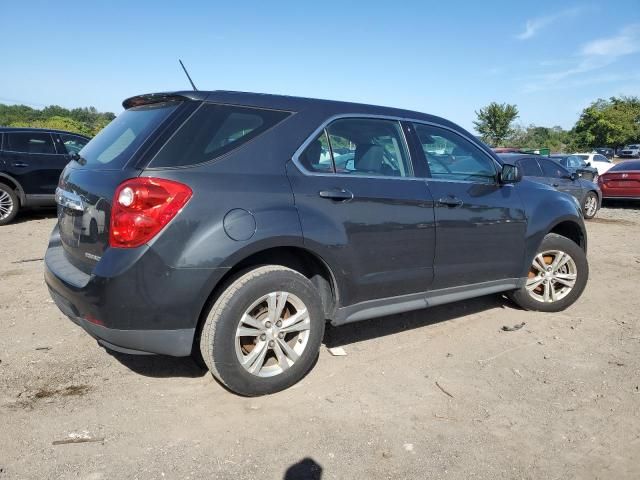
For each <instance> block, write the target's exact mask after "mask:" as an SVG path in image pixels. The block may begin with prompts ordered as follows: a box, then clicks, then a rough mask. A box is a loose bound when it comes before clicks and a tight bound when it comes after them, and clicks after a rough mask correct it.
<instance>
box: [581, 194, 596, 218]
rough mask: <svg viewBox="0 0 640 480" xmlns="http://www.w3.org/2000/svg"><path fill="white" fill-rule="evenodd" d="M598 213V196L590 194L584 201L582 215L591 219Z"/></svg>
mask: <svg viewBox="0 0 640 480" xmlns="http://www.w3.org/2000/svg"><path fill="white" fill-rule="evenodd" d="M596 213H598V195H597V194H596V192H589V193H587V194H586V195H585V196H584V200H583V201H582V214H583V215H584V218H586V219H590V218H593V217H595V216H596Z"/></svg>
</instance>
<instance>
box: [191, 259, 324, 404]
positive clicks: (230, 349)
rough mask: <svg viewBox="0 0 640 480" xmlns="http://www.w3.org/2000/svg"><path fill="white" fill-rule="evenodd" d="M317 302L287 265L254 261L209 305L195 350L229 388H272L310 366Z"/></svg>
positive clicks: (243, 391)
mask: <svg viewBox="0 0 640 480" xmlns="http://www.w3.org/2000/svg"><path fill="white" fill-rule="evenodd" d="M324 323H325V319H324V313H323V308H322V302H321V300H320V296H319V295H318V293H317V291H316V289H315V287H314V286H313V284H312V283H311V282H310V281H309V279H307V278H306V277H305V276H303V275H301V274H300V273H298V272H296V271H294V270H291V269H289V268H286V267H281V266H276V265H269V266H264V267H258V268H256V269H254V270H251V271H249V272H247V273H245V274H244V275H241V276H240V277H238V278H237V279H235V281H233V282H231V283H230V284H229V285H228V286H227V288H226V289H225V290H224V292H222V294H221V295H220V296H219V297H218V299H217V300H216V302H215V303H214V305H213V306H212V307H211V310H210V311H209V314H208V315H207V318H206V321H205V323H204V325H203V327H202V331H201V333H200V352H201V355H202V358H203V360H204V362H205V363H206V365H207V367H208V368H209V370H210V371H211V373H212V374H213V376H214V377H215V378H216V379H218V380H219V381H220V382H221V383H222V384H223V385H224V386H226V387H227V388H228V389H229V390H231V391H233V392H235V393H238V394H240V395H245V396H256V395H265V394H269V393H275V392H277V391H280V390H283V389H285V388H288V387H290V386H291V385H293V384H295V383H296V382H298V381H299V380H301V379H302V378H303V377H304V376H305V375H306V374H307V372H308V371H309V370H310V369H311V367H312V366H313V364H314V362H315V360H316V358H317V356H318V351H319V349H320V344H321V342H322V337H323V334H324Z"/></svg>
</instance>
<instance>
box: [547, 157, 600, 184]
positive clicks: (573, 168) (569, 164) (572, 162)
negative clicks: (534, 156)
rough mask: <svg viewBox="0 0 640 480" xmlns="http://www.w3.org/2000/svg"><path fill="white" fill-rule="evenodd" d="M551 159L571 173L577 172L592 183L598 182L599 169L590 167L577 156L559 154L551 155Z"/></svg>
mask: <svg viewBox="0 0 640 480" xmlns="http://www.w3.org/2000/svg"><path fill="white" fill-rule="evenodd" d="M549 158H550V159H551V160H554V161H556V162H558V163H559V164H560V165H562V166H563V167H564V168H566V169H567V170H569V172H576V173H577V174H578V175H579V176H580V177H582V178H584V179H585V180H589V181H590V182H593V183H596V182H597V181H598V169H597V168H595V167H592V166H591V165H588V164H587V162H586V161H584V160H583V159H582V158H580V157H579V156H577V155H568V154H566V153H558V154H554V155H550V156H549Z"/></svg>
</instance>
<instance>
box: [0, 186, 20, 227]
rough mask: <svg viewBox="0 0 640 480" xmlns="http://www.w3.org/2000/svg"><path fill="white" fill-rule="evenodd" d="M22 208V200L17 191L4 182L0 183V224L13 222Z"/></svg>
mask: <svg viewBox="0 0 640 480" xmlns="http://www.w3.org/2000/svg"><path fill="white" fill-rule="evenodd" d="M18 210H20V201H19V200H18V196H17V195H16V192H15V191H14V190H13V189H12V188H11V187H10V186H9V185H6V184H4V183H0V226H1V225H7V224H8V223H11V222H12V221H13V219H14V218H16V215H17V214H18Z"/></svg>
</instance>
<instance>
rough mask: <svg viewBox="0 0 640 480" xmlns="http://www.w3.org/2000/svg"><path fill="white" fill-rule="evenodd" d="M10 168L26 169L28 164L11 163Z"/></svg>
mask: <svg viewBox="0 0 640 480" xmlns="http://www.w3.org/2000/svg"><path fill="white" fill-rule="evenodd" d="M11 166H12V167H18V168H25V167H28V166H29V164H27V163H24V162H13V163H12V164H11Z"/></svg>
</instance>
